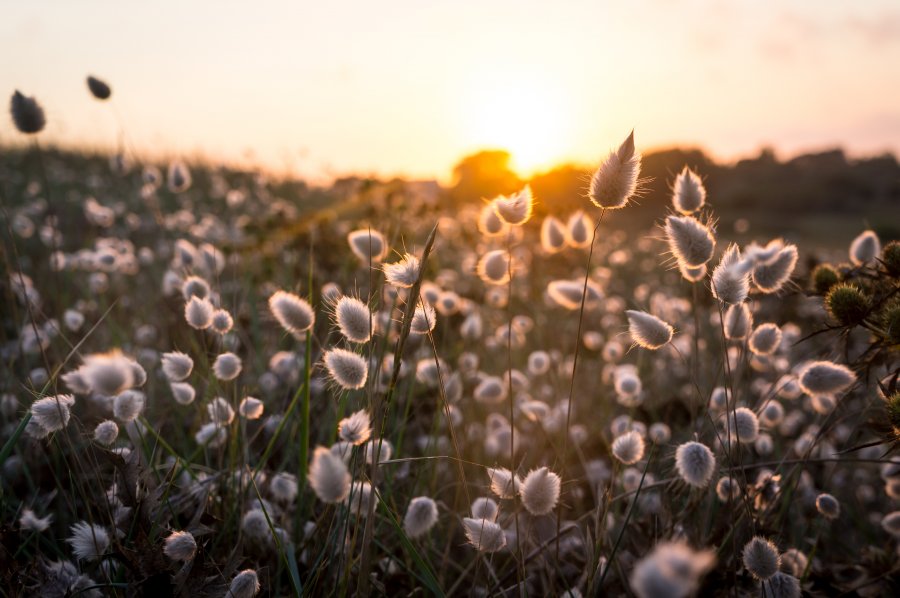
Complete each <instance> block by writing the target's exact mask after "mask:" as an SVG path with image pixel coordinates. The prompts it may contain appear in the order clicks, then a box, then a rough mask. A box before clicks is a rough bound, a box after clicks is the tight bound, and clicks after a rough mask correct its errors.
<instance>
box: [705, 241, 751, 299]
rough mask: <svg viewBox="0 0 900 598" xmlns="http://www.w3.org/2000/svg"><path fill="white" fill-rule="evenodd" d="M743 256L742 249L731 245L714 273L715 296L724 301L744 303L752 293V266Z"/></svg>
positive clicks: (713, 291) (713, 289)
mask: <svg viewBox="0 0 900 598" xmlns="http://www.w3.org/2000/svg"><path fill="white" fill-rule="evenodd" d="M751 265H752V264H751V263H749V262H747V261H745V260H743V259H742V258H741V250H740V249H739V248H738V246H737V245H731V246H729V247H728V249H727V250H725V254H724V255H723V256H722V259H721V260H720V261H719V265H718V266H716V268H715V270H713V273H712V293H713V297H715V298H716V299H718V300H719V301H721V302H723V303H731V304H735V303H743V302H744V300H745V299H746V298H747V295H748V294H749V293H750V276H749V272H750V266H751Z"/></svg>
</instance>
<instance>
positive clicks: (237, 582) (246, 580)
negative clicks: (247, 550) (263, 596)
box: [226, 569, 259, 598]
mask: <svg viewBox="0 0 900 598" xmlns="http://www.w3.org/2000/svg"><path fill="white" fill-rule="evenodd" d="M258 593H259V577H258V576H257V575H256V571H254V570H253V569H244V570H243V571H241V572H240V573H238V574H237V575H235V576H234V579H232V580H231V586H230V587H229V588H228V593H227V594H226V596H227V598H253V597H254V596H256V595H257V594H258Z"/></svg>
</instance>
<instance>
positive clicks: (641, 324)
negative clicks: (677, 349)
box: [625, 309, 675, 351]
mask: <svg viewBox="0 0 900 598" xmlns="http://www.w3.org/2000/svg"><path fill="white" fill-rule="evenodd" d="M625 315H626V316H628V333H629V334H631V339H632V340H633V341H634V342H635V343H636V344H637V345H638V346H639V347H642V348H644V349H650V350H653V351H655V350H656V349H659V348H660V347H662V346H663V345H665V344H667V343H668V342H669V341H671V340H672V335H673V334H674V333H675V330H674V329H673V328H672V327H671V326H670V325H669V324H667V323H666V322H663V321H662V320H660V319H659V318H657V317H656V316H654V315H651V314H648V313H647V312H644V311H636V310H633V309H629V310H626V311H625Z"/></svg>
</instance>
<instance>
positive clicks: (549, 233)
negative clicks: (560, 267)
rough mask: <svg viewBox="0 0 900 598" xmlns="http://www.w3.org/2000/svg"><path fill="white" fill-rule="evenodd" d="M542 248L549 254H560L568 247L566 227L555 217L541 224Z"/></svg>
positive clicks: (546, 218)
mask: <svg viewBox="0 0 900 598" xmlns="http://www.w3.org/2000/svg"><path fill="white" fill-rule="evenodd" d="M541 247H542V248H543V250H544V251H546V252H547V253H550V254H553V253H559V252H560V251H562V250H563V249H565V247H566V227H565V226H563V223H562V222H560V221H559V219H557V218H556V217H554V216H547V217H545V218H544V221H543V222H542V223H541Z"/></svg>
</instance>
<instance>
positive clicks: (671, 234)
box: [665, 216, 716, 268]
mask: <svg viewBox="0 0 900 598" xmlns="http://www.w3.org/2000/svg"><path fill="white" fill-rule="evenodd" d="M665 232H666V240H667V241H668V243H669V250H670V251H671V252H672V255H674V256H675V259H676V260H678V263H679V265H681V264H683V265H684V266H685V267H688V268H699V267H700V266H703V265H705V264H706V262H708V261H709V260H711V259H712V256H713V251H715V249H716V238H715V237H714V236H713V234H712V232H711V231H710V230H709V229H708V228H707V227H705V226H703V225H702V224H701V223H700V222H699V221H698V220H697V219H696V218H693V217H691V216H669V217H668V218H666V225H665Z"/></svg>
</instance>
